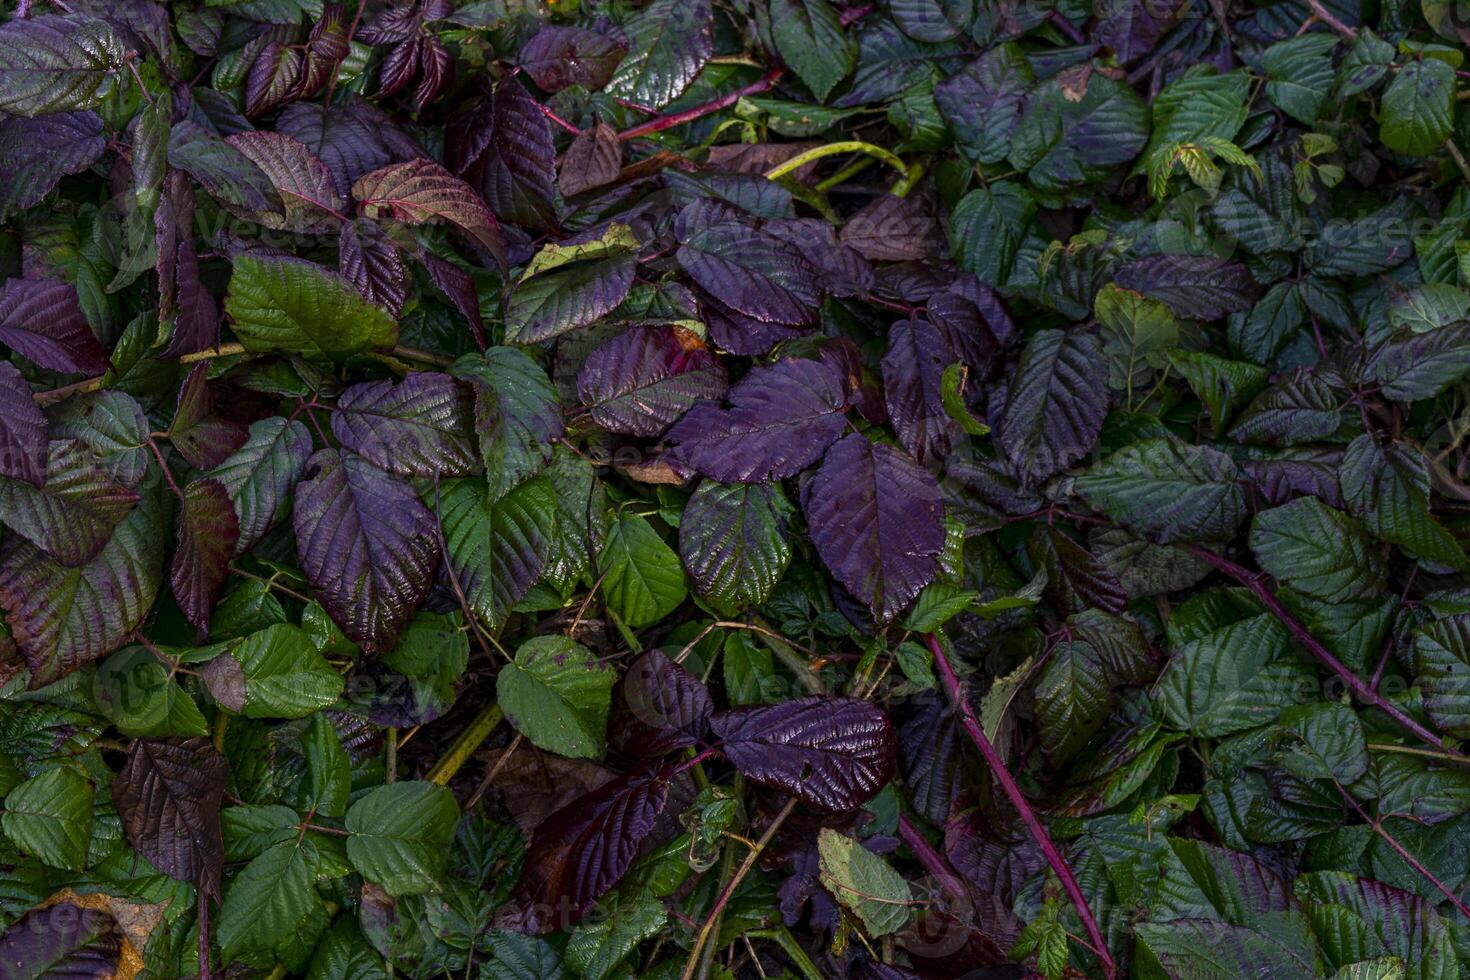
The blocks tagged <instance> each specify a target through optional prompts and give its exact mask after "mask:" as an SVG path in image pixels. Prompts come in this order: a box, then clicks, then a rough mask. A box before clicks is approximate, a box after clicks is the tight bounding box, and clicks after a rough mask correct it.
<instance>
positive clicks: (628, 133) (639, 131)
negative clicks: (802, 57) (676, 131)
mask: <svg viewBox="0 0 1470 980" xmlns="http://www.w3.org/2000/svg"><path fill="white" fill-rule="evenodd" d="M784 74H786V71H785V69H782V68H776V69H774V70H772V71H770V72H768V73H767V74H766V75H765V76H764V77H762V78H761V79H759V80H758V81H754V82H751V83H750V84H749V85H747V86H745V87H744V88H740V89H736V90H735V91H733V92H731V93H729V94H728V95H722V96H720V97H719V98H718V99H715V100H713V101H711V102H706V103H704V104H703V105H697V106H695V107H694V108H692V109H684V110H683V111H681V112H674V113H670V114H669V115H667V116H659V117H658V118H657V119H650V120H648V122H646V123H639V124H638V125H637V126H634V127H633V128H632V129H625V130H623V131H622V132H621V133H619V134H618V139H620V140H622V141H624V142H627V141H628V140H634V139H637V138H638V137H640V136H648V135H649V134H650V133H661V132H663V131H664V130H666V129H673V128H674V127H675V126H682V125H684V124H685V123H687V122H693V121H694V120H696V119H702V118H703V117H705V116H707V115H709V114H710V113H712V112H719V111H720V110H721V109H724V108H727V107H729V106H732V105H734V104H735V103H737V102H739V101H740V100H741V99H743V98H745V97H746V96H747V95H757V94H759V93H761V92H764V91H765V90H766V89H768V88H770V87H771V86H772V85H775V84H776V83H777V82H778V81H780V80H781V76H782V75H784Z"/></svg>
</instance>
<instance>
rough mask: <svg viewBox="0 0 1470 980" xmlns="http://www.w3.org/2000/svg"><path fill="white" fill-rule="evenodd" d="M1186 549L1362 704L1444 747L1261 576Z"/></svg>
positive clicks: (1211, 554)
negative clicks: (1249, 598)
mask: <svg viewBox="0 0 1470 980" xmlns="http://www.w3.org/2000/svg"><path fill="white" fill-rule="evenodd" d="M1188 548H1189V551H1190V554H1192V555H1194V556H1195V557H1197V558H1201V559H1203V560H1205V561H1206V562H1209V563H1210V564H1211V565H1213V566H1215V568H1216V569H1217V570H1218V571H1220V572H1223V573H1224V574H1226V575H1228V576H1230V577H1231V578H1233V579H1235V580H1236V581H1237V582H1239V583H1240V584H1241V585H1243V586H1245V587H1246V588H1247V589H1250V590H1251V592H1252V593H1253V594H1254V595H1255V597H1256V598H1257V599H1258V600H1260V603H1261V605H1263V606H1265V607H1266V609H1267V611H1268V612H1270V613H1271V615H1273V616H1275V617H1276V618H1277V619H1279V620H1280V621H1281V624H1282V625H1283V626H1285V627H1286V630H1287V632H1288V633H1290V634H1291V635H1292V636H1293V637H1294V638H1295V639H1296V641H1297V642H1298V643H1300V644H1301V645H1302V646H1303V647H1304V648H1305V649H1306V650H1307V652H1308V653H1310V654H1311V655H1312V656H1313V657H1315V658H1317V662H1318V663H1320V664H1322V666H1324V667H1326V668H1327V669H1328V670H1330V671H1332V672H1333V673H1334V674H1336V675H1337V676H1338V677H1340V678H1341V679H1342V682H1343V683H1344V684H1346V685H1347V687H1348V690H1350V691H1352V692H1353V693H1354V694H1356V695H1357V696H1358V698H1359V700H1361V701H1362V702H1363V703H1364V704H1371V705H1372V706H1373V707H1375V708H1377V709H1378V710H1379V711H1382V712H1383V713H1384V714H1386V715H1388V717H1390V718H1392V719H1393V720H1394V721H1396V722H1397V723H1398V724H1399V726H1400V727H1401V728H1403V729H1404V730H1406V731H1408V732H1410V733H1411V734H1413V735H1414V736H1415V737H1416V738H1419V739H1421V740H1423V741H1425V742H1427V743H1429V744H1430V745H1432V746H1434V747H1435V748H1437V749H1441V750H1443V749H1444V748H1445V744H1444V740H1443V739H1441V738H1440V737H1439V736H1438V735H1436V734H1434V733H1433V732H1431V731H1430V730H1429V729H1427V728H1425V727H1424V726H1423V725H1421V724H1419V723H1418V722H1417V721H1415V720H1414V719H1413V718H1410V717H1409V716H1408V715H1407V714H1405V713H1404V711H1403V709H1401V708H1400V707H1399V706H1398V705H1396V704H1394V703H1393V702H1391V701H1389V700H1388V699H1387V698H1385V697H1383V695H1381V694H1379V693H1378V692H1377V691H1375V690H1373V688H1371V687H1369V686H1368V685H1367V684H1365V683H1363V681H1362V680H1361V679H1359V677H1358V675H1357V674H1355V673H1353V672H1352V671H1351V670H1349V669H1348V667H1347V665H1346V664H1344V663H1343V662H1342V661H1341V660H1338V659H1337V658H1336V657H1334V656H1333V655H1332V653H1331V651H1329V650H1328V649H1327V648H1326V647H1325V646H1323V645H1322V643H1321V641H1320V640H1318V639H1317V638H1316V637H1315V636H1313V635H1312V633H1311V631H1310V630H1308V629H1307V628H1306V627H1305V626H1303V625H1302V624H1301V623H1300V622H1298V621H1297V619H1296V617H1294V616H1292V614H1291V613H1290V612H1288V611H1287V609H1286V607H1285V606H1284V605H1282V604H1281V600H1280V599H1278V598H1276V593H1274V592H1272V591H1271V589H1270V588H1269V587H1268V586H1267V585H1266V583H1265V582H1264V581H1262V579H1263V578H1264V576H1263V575H1258V574H1256V573H1255V572H1252V571H1250V570H1249V569H1247V568H1243V567H1241V566H1240V565H1237V564H1235V562H1233V561H1231V560H1230V559H1228V558H1225V557H1223V556H1221V555H1217V554H1215V553H1214V552H1213V551H1211V550H1209V549H1208V548H1204V547H1201V546H1200V545H1197V544H1192V545H1189V546H1188ZM1467 761H1470V760H1467Z"/></svg>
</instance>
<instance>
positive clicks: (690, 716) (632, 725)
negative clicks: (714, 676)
mask: <svg viewBox="0 0 1470 980" xmlns="http://www.w3.org/2000/svg"><path fill="white" fill-rule="evenodd" d="M622 692H623V697H622V700H621V701H620V702H619V703H618V707H617V711H616V712H615V714H614V715H613V720H612V722H611V726H610V727H611V729H612V732H613V741H614V742H615V744H616V745H617V746H618V747H619V748H620V749H622V750H623V751H625V752H629V753H631V754H633V755H636V756H639V757H641V758H645V759H650V758H654V757H657V756H661V755H664V754H665V753H668V752H672V751H674V750H675V749H682V748H685V747H687V746H691V745H694V744H696V743H697V742H698V741H699V740H700V739H701V738H703V737H704V736H705V733H706V732H707V731H708V730H709V720H710V716H711V715H712V714H714V710H715V707H714V702H713V701H711V700H710V696H709V689H708V688H706V687H705V686H704V682H703V681H701V680H699V679H698V678H697V677H695V676H694V675H693V674H691V673H689V671H688V670H686V669H684V667H683V665H681V664H676V663H674V661H672V660H670V659H669V658H668V657H667V656H666V655H665V654H664V652H663V651H662V650H650V651H648V652H647V653H645V654H644V655H643V656H641V657H639V658H638V659H637V660H635V661H634V662H633V664H632V665H631V666H630V667H629V668H628V673H627V674H626V675H625V676H624V677H623V683H622Z"/></svg>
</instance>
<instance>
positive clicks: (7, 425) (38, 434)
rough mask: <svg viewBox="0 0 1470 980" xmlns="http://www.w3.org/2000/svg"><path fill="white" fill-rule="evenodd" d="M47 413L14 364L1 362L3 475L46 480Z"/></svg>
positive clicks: (0, 465) (29, 480)
mask: <svg viewBox="0 0 1470 980" xmlns="http://www.w3.org/2000/svg"><path fill="white" fill-rule="evenodd" d="M46 452H47V439H46V416H44V415H42V414H41V409H40V407H39V406H37V405H36V400H35V398H34V397H33V396H32V395H31V386H30V385H29V384H27V383H26V379H25V378H24V377H22V376H21V373H20V371H19V369H17V368H16V366H15V365H14V364H11V363H9V362H5V363H3V364H0V476H8V477H13V478H14V479H17V480H24V481H25V482H27V483H29V484H31V485H32V486H36V487H40V486H42V485H43V484H45V482H46Z"/></svg>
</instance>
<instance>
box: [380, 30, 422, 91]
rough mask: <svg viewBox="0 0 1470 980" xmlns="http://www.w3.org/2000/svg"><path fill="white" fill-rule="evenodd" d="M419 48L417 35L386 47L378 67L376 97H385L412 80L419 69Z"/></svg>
mask: <svg viewBox="0 0 1470 980" xmlns="http://www.w3.org/2000/svg"><path fill="white" fill-rule="evenodd" d="M420 52H421V48H420V46H419V39H418V38H417V37H410V38H408V39H407V40H405V41H400V42H398V43H397V44H395V45H393V47H391V48H389V49H388V53H387V54H385V55H384V56H383V64H382V66H381V67H379V69H378V98H380V99H386V98H387V97H388V96H390V95H392V94H394V93H395V92H397V91H399V90H400V89H402V88H404V87H405V86H407V85H408V83H409V82H411V81H413V76H414V75H417V74H418V71H419V55H420Z"/></svg>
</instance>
